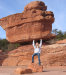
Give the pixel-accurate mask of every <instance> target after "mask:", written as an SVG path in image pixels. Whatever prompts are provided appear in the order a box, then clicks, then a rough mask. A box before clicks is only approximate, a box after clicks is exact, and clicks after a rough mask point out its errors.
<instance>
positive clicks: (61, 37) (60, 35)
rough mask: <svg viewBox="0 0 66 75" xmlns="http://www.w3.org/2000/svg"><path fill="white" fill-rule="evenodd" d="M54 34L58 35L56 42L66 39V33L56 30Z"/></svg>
mask: <svg viewBox="0 0 66 75" xmlns="http://www.w3.org/2000/svg"><path fill="white" fill-rule="evenodd" d="M52 33H54V34H56V38H55V40H63V39H66V32H62V31H61V30H58V29H54V30H53V31H52Z"/></svg>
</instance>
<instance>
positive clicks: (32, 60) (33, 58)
mask: <svg viewBox="0 0 66 75" xmlns="http://www.w3.org/2000/svg"><path fill="white" fill-rule="evenodd" d="M35 55H36V53H34V54H33V55H32V63H34V56H35Z"/></svg>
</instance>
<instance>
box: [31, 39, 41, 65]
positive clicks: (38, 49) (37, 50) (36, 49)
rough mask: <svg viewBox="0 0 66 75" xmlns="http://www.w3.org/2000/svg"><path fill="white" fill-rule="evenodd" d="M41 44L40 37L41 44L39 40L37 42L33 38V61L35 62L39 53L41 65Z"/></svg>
mask: <svg viewBox="0 0 66 75" xmlns="http://www.w3.org/2000/svg"><path fill="white" fill-rule="evenodd" d="M41 46H42V39H40V44H39V43H38V42H36V44H35V41H34V40H33V47H34V54H33V55H32V63H34V56H35V55H37V56H38V60H39V65H41V63H40V52H41Z"/></svg>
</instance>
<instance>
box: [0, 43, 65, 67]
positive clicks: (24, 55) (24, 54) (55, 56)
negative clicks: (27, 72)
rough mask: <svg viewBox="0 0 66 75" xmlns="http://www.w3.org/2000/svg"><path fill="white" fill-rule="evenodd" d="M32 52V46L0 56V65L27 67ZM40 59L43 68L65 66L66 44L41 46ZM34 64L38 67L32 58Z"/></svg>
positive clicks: (19, 48) (36, 61)
mask: <svg viewBox="0 0 66 75" xmlns="http://www.w3.org/2000/svg"><path fill="white" fill-rule="evenodd" d="M33 51H34V49H33V47H32V45H26V46H21V47H18V48H17V49H15V50H13V51H10V52H9V53H8V54H5V55H4V54H3V55H0V65H2V66H28V65H30V64H31V62H32V54H33ZM40 59H41V65H43V66H66V44H53V45H43V46H42V48H41V55H40ZM34 64H37V65H38V57H37V56H35V58H34ZM32 66H33V64H32ZM32 66H31V67H32Z"/></svg>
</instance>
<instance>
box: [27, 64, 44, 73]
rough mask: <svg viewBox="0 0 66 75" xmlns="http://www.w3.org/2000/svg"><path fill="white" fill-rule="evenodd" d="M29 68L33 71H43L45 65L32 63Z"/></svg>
mask: <svg viewBox="0 0 66 75" xmlns="http://www.w3.org/2000/svg"><path fill="white" fill-rule="evenodd" d="M28 68H30V69H32V72H42V71H43V66H41V65H38V64H34V63H32V64H30V65H29V66H28Z"/></svg>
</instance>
